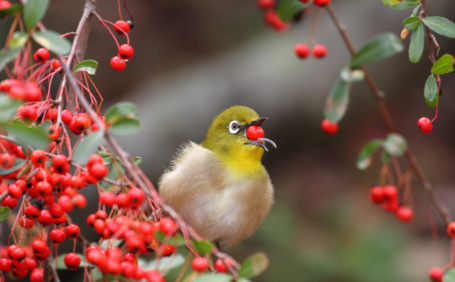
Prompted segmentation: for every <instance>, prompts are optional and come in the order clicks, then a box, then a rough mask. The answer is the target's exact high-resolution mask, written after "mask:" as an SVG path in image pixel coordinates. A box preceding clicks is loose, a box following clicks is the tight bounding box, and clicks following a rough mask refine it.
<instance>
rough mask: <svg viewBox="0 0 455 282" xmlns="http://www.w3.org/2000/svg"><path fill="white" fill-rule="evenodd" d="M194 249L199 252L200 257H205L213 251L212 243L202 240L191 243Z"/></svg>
mask: <svg viewBox="0 0 455 282" xmlns="http://www.w3.org/2000/svg"><path fill="white" fill-rule="evenodd" d="M191 243H192V244H193V246H194V248H195V249H196V250H197V251H198V252H199V254H201V255H205V254H208V253H211V252H212V250H213V243H212V242H209V241H202V240H194V241H193V242H191Z"/></svg>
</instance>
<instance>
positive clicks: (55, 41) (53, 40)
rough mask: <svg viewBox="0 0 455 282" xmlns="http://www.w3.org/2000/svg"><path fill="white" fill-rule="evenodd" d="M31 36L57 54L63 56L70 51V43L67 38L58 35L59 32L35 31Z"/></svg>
mask: <svg viewBox="0 0 455 282" xmlns="http://www.w3.org/2000/svg"><path fill="white" fill-rule="evenodd" d="M32 37H33V40H35V41H36V42H37V43H38V44H40V45H41V46H43V47H44V48H46V49H48V50H49V51H51V52H54V53H56V54H58V55H61V56H64V55H67V54H68V53H69V52H70V51H71V43H70V42H69V41H68V39H66V38H62V37H60V34H58V33H57V32H55V31H52V30H46V31H37V32H35V33H33V35H32Z"/></svg>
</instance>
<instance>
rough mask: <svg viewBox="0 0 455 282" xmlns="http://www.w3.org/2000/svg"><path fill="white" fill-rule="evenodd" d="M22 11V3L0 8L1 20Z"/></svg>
mask: <svg viewBox="0 0 455 282" xmlns="http://www.w3.org/2000/svg"><path fill="white" fill-rule="evenodd" d="M20 12H22V5H20V4H13V5H11V7H9V8H7V9H3V10H0V20H3V19H4V18H6V17H7V16H11V15H14V14H17V13H20Z"/></svg>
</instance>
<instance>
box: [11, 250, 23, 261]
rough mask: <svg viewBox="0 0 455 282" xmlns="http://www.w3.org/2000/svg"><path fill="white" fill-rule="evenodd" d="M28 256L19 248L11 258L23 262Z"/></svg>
mask: <svg viewBox="0 0 455 282" xmlns="http://www.w3.org/2000/svg"><path fill="white" fill-rule="evenodd" d="M26 256H27V253H26V252H25V250H24V249H22V248H19V247H17V248H16V249H14V251H13V252H12V253H11V258H12V259H13V260H23V259H24V258H25V257H26Z"/></svg>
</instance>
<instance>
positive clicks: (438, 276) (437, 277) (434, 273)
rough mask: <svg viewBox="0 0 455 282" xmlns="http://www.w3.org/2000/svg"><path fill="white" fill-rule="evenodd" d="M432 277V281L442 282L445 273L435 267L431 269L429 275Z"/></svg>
mask: <svg viewBox="0 0 455 282" xmlns="http://www.w3.org/2000/svg"><path fill="white" fill-rule="evenodd" d="M428 274H429V276H430V279H431V281H433V282H442V276H443V275H444V271H442V269H441V268H439V267H433V268H432V269H430V272H429V273H428Z"/></svg>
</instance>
